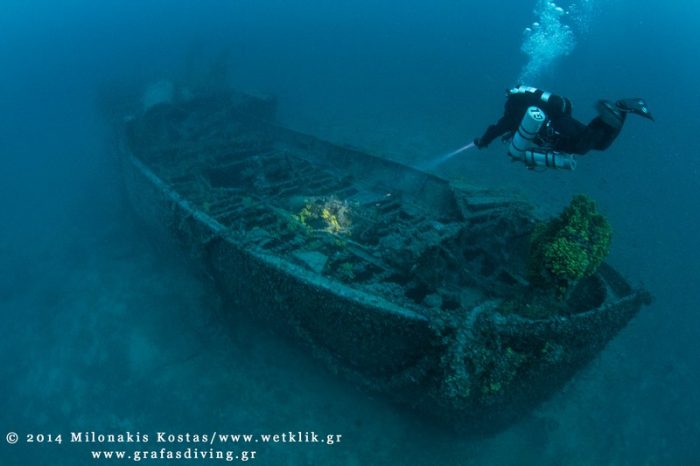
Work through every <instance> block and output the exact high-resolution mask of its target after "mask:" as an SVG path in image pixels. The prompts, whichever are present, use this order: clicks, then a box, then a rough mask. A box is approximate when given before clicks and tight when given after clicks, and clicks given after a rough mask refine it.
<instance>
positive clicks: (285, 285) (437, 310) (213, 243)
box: [121, 95, 650, 430]
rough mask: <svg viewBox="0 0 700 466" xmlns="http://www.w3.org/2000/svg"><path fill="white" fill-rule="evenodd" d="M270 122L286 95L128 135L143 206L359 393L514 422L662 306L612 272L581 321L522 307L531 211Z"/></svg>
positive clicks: (193, 111)
mask: <svg viewBox="0 0 700 466" xmlns="http://www.w3.org/2000/svg"><path fill="white" fill-rule="evenodd" d="M258 104H259V105H258ZM243 107H245V108H243ZM270 117H271V106H270V103H269V102H258V101H257V100H256V99H252V98H250V99H248V98H246V99H245V100H244V105H242V104H241V98H240V97H237V98H232V97H231V96H229V95H218V96H212V97H208V98H198V99H192V100H189V101H187V102H180V103H179V104H177V105H173V104H163V105H159V106H156V107H154V108H152V109H150V110H149V111H148V112H147V113H146V114H145V115H143V116H142V117H140V118H138V119H135V120H132V121H131V122H130V123H129V124H128V125H127V127H126V128H125V130H124V138H123V141H124V144H122V147H123V150H122V151H121V161H122V168H123V173H124V180H125V186H126V191H127V194H128V198H129V200H130V202H131V204H132V206H133V208H134V211H135V212H136V214H137V215H138V217H139V218H140V219H141V220H142V221H143V222H144V223H145V224H146V225H148V226H149V227H150V228H151V229H152V230H153V231H154V232H155V233H156V235H158V236H159V237H169V238H174V239H175V240H176V241H177V242H178V243H179V245H180V246H181V247H182V248H183V249H184V250H185V251H187V253H188V254H190V255H191V256H192V257H193V258H194V260H195V261H196V263H197V264H198V265H199V266H201V267H202V268H203V269H204V270H205V271H206V273H207V274H209V275H210V276H212V277H213V278H214V279H215V281H216V284H217V289H218V290H220V292H221V294H222V295H223V296H224V297H225V298H226V300H225V302H226V303H227V306H228V307H229V308H230V310H231V312H239V311H246V312H249V313H250V314H252V315H254V316H255V317H256V318H258V319H261V320H262V321H264V322H266V323H267V324H268V325H271V326H274V327H275V328H276V329H277V330H278V331H282V332H288V333H290V334H292V335H294V336H295V337H297V338H298V340H299V341H301V342H302V343H303V344H305V345H308V347H309V348H311V349H312V352H313V354H314V355H315V356H317V357H318V358H319V359H321V360H322V361H324V362H325V363H326V364H327V365H328V366H329V367H330V368H331V369H332V370H333V371H334V372H337V373H340V374H342V375H343V376H345V377H347V378H348V379H349V380H351V381H352V382H353V383H357V384H359V385H362V386H364V387H366V388H368V389H370V390H373V391H378V392H382V393H384V394H386V396H387V397H389V398H392V399H394V400H396V401H398V402H400V403H403V404H406V405H410V406H412V407H413V408H416V409H419V410H421V411H424V412H426V413H428V414H430V415H433V416H435V417H436V418H439V419H442V420H446V421H447V422H448V423H449V424H451V425H455V426H462V427H463V426H468V427H471V428H474V429H477V430H484V429H495V428H499V427H502V426H505V425H507V424H508V423H509V422H511V421H512V420H514V419H517V418H518V417H519V416H521V415H522V414H523V413H525V412H527V410H529V409H531V408H532V407H533V406H534V405H536V404H537V403H538V402H540V401H542V400H544V399H546V398H547V397H548V396H550V395H551V394H552V393H554V392H555V391H556V390H558V389H559V388H560V387H561V386H562V385H563V384H564V383H566V382H567V381H569V380H570V379H571V377H572V376H573V375H574V374H575V373H576V371H577V370H579V369H580V368H581V367H582V366H583V365H585V364H586V363H587V362H589V361H590V360H591V359H592V358H593V357H595V356H596V354H598V353H599V352H600V351H601V350H602V349H603V347H604V346H605V344H606V343H607V342H608V341H610V340H611V339H612V338H613V337H614V336H615V335H616V334H617V333H618V332H619V331H620V330H621V329H622V328H623V327H624V326H625V325H626V324H627V322H628V321H629V320H630V319H631V318H632V317H634V315H635V314H636V313H637V312H638V311H639V309H640V308H641V306H642V305H643V304H644V303H648V302H649V300H650V297H649V294H648V293H647V292H646V291H644V290H636V289H632V288H631V287H630V286H629V285H628V284H627V283H626V282H625V280H624V279H623V278H622V277H621V276H620V275H619V274H618V273H617V272H615V271H614V270H613V269H612V268H611V267H609V266H608V265H605V264H604V265H603V266H602V267H601V268H600V270H599V272H598V273H597V274H596V275H595V276H594V277H592V278H591V279H589V280H587V282H586V284H585V286H583V287H582V291H581V292H579V293H576V294H575V299H574V298H572V300H571V301H570V302H567V303H566V306H564V309H563V311H562V309H559V310H558V311H557V312H556V313H550V314H551V315H548V316H547V317H545V318H541V317H537V318H535V317H533V316H532V315H531V314H528V313H527V312H519V311H521V310H522V309H513V308H512V307H513V306H512V304H511V305H509V306H506V305H505V304H504V303H506V302H510V303H512V302H513V300H512V299H511V298H512V297H513V296H522V297H527V296H528V293H529V291H528V290H529V285H528V283H527V280H526V278H525V277H526V267H527V266H526V257H527V249H528V238H529V235H530V233H531V232H532V228H533V225H534V224H535V219H534V218H533V216H532V214H531V209H530V207H529V205H528V204H527V203H526V202H524V201H523V200H521V199H518V198H516V197H514V196H513V195H511V194H508V193H503V192H498V191H494V190H484V189H477V188H474V187H469V186H455V185H453V184H450V183H449V182H447V181H446V180H443V179H440V178H438V177H435V176H433V175H430V174H427V173H423V172H420V171H418V170H415V169H413V168H409V167H406V166H403V165H400V164H398V163H394V162H391V161H387V160H383V159H380V158H377V157H373V156H371V155H368V154H366V153H363V152H361V151H358V150H354V149H350V148H346V147H340V146H337V145H333V144H330V143H327V142H323V141H320V140H318V139H316V138H314V137H311V136H308V135H304V134H300V133H297V132H294V131H291V130H288V129H285V128H282V127H279V126H277V125H275V124H273V123H271V122H270ZM517 302H520V303H522V302H524V301H523V299H520V300H519V301H517ZM547 305H548V304H547V302H546V301H542V300H540V301H538V303H537V306H538V308H540V314H542V312H541V311H542V309H541V308H543V307H544V308H546V307H547ZM555 305H556V306H559V307H561V305H560V304H555V303H552V306H553V307H554V306H555ZM533 306H534V304H533ZM545 310H546V309H545ZM545 315H547V313H545Z"/></svg>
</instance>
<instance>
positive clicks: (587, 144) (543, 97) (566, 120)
mask: <svg viewBox="0 0 700 466" xmlns="http://www.w3.org/2000/svg"><path fill="white" fill-rule="evenodd" d="M532 106H534V107H538V108H540V109H541V110H543V111H544V113H545V114H546V115H547V117H548V118H549V120H550V127H551V129H553V130H554V131H555V134H554V135H553V137H552V138H551V141H550V142H551V143H552V144H553V147H551V148H552V149H553V150H555V151H557V152H566V153H569V154H585V153H586V152H588V151H590V150H591V149H595V150H605V149H607V148H608V147H610V144H612V142H613V141H614V140H615V138H616V137H617V135H618V134H620V130H621V129H622V125H623V123H624V121H625V113H620V112H618V113H617V114H616V115H614V116H613V122H614V123H615V125H614V126H613V125H611V124H609V123H606V122H605V121H603V118H602V117H601V116H597V117H595V118H594V119H593V120H591V122H590V123H588V125H584V124H583V123H581V122H580V121H578V120H576V119H575V118H573V117H572V116H571V110H572V109H571V101H570V100H569V99H567V98H566V97H561V96H558V95H555V94H551V93H549V92H544V91H542V90H540V89H535V88H533V87H525V86H518V87H516V88H515V89H511V90H510V91H509V92H508V94H507V100H506V105H505V110H504V112H503V116H502V117H501V119H500V120H498V122H497V123H496V124H493V125H491V126H489V127H488V129H486V132H485V133H484V135H483V136H481V137H480V138H477V139H476V140H475V141H474V143H475V145H476V146H477V147H478V148H479V149H482V148H484V147H486V146H488V145H489V144H491V142H492V141H493V140H494V139H496V138H497V137H498V136H502V135H504V134H506V133H514V132H515V131H517V129H518V125H519V124H520V121H521V120H522V118H523V115H525V112H526V111H527V109H528V107H532ZM618 122H619V124H618Z"/></svg>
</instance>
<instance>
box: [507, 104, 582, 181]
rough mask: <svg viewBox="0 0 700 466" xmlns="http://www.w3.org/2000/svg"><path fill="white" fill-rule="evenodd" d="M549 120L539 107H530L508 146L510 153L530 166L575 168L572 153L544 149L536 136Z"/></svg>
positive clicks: (512, 156)
mask: <svg viewBox="0 0 700 466" xmlns="http://www.w3.org/2000/svg"><path fill="white" fill-rule="evenodd" d="M546 121H547V115H546V114H545V113H544V112H543V111H542V110H541V109H539V108H538V107H529V108H528V109H527V111H526V112H525V115H523V119H522V120H521V121H520V126H518V131H516V133H515V135H514V136H513V140H512V141H511V143H510V147H509V148H508V155H509V156H510V157H511V158H512V159H513V160H514V161H520V162H523V163H524V164H525V165H527V166H528V168H531V169H532V168H535V167H548V168H563V169H566V170H574V169H575V168H576V159H575V158H574V156H573V155H571V154H564V153H561V152H555V151H549V150H546V149H542V148H541V147H539V145H538V144H537V143H536V142H535V138H537V135H538V134H539V132H540V130H541V129H542V125H544V123H545V122H546Z"/></svg>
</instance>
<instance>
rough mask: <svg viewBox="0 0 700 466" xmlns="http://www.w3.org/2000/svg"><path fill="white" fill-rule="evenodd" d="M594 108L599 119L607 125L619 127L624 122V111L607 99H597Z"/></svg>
mask: <svg viewBox="0 0 700 466" xmlns="http://www.w3.org/2000/svg"><path fill="white" fill-rule="evenodd" d="M596 110H598V115H600V119H601V120H603V122H604V123H605V124H607V125H608V126H611V127H613V128H615V129H619V128H622V125H623V124H624V123H625V113H626V112H623V111H622V110H621V109H619V108H618V107H617V106H616V105H613V103H612V102H610V101H609V100H599V101H598V103H597V104H596Z"/></svg>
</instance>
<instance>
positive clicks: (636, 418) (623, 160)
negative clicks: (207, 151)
mask: <svg viewBox="0 0 700 466" xmlns="http://www.w3.org/2000/svg"><path fill="white" fill-rule="evenodd" d="M539 5H540V7H541V3H539ZM537 6H538V2H535V1H528V2H522V1H515V0H508V1H506V0H500V1H494V2H459V1H450V0H435V1H433V2H417V1H415V0H408V1H406V2H402V3H401V4H398V3H397V2H389V1H386V0H375V1H371V2H370V1H367V0H359V1H353V2H347V1H339V2H321V1H317V0H314V1H304V2H301V1H281V0H278V1H272V0H261V1H256V2H252V1H248V2H246V1H227V2H224V1H214V0H200V1H197V2H194V1H192V2H187V1H182V0H178V1H175V0H172V1H120V2H116V1H100V2H88V1H84V0H72V1H64V2H53V1H36V0H33V1H23V2H20V1H16V0H6V1H5V2H3V6H2V10H3V11H2V15H1V16H0V63H1V64H2V67H1V69H2V72H0V110H1V111H0V150H1V151H2V157H1V159H0V160H2V161H3V166H2V169H0V206H1V207H2V209H1V211H0V212H1V213H2V217H0V318H1V319H2V320H1V322H2V323H1V325H0V380H2V383H0V434H2V435H1V436H0V439H4V437H5V433H6V432H10V431H16V432H19V433H30V432H35V433H46V434H50V433H60V432H63V433H64V434H65V433H66V432H70V431H71V430H73V431H80V430H90V431H92V430H95V431H100V432H107V433H108V432H122V431H126V430H130V431H132V432H134V431H141V432H151V433H152V432H154V431H156V430H167V431H172V432H199V431H211V430H219V431H232V432H248V431H250V432H254V433H264V432H276V431H289V430H293V431H297V430H302V431H304V430H315V431H317V432H337V433H341V434H343V435H344V441H343V443H342V444H340V445H337V446H336V447H324V448H318V447H311V446H289V445H286V446H279V445H278V446H275V447H265V448H262V447H261V448H258V450H259V451H260V453H259V456H260V459H259V460H257V461H256V463H257V464H299V465H301V464H351V465H359V464H420V465H431V464H460V465H481V464H499V465H511V464H512V465H535V464H537V465H559V464H566V465H572V464H573V465H589V464H591V465H593V464H595V465H601V464H616V465H625V464H630V465H637V464H651V465H656V464H660V465H662V464H663V465H665V464H668V465H676V464H700V452H698V449H697V439H698V438H700V420H698V416H697V413H698V412H700V391H698V390H697V387H698V383H699V382H700V380H699V379H700V359H699V358H698V357H697V354H698V344H697V341H698V338H699V337H700V334H699V332H700V330H699V329H700V314H699V313H698V312H697V304H698V302H700V287H698V285H697V279H698V277H699V276H700V254H699V247H698V238H700V215H699V213H700V211H699V210H698V201H697V197H698V191H699V190H698V187H699V184H698V175H699V172H700V144H699V142H698V138H699V137H700V134H699V132H700V116H699V112H700V91H698V86H697V80H698V77H699V76H700V69H699V67H698V60H697V57H698V54H697V51H698V47H699V46H700V39H698V35H697V29H698V28H699V27H700V19H698V18H700V6H698V4H697V2H691V1H689V0H685V1H681V0H679V1H674V2H665V3H659V2H650V1H641V2H637V1H635V2H633V1H631V0H590V1H578V2H570V3H564V2H562V4H561V6H562V7H565V8H567V9H569V8H572V9H571V12H570V13H569V16H568V17H562V18H560V19H559V20H558V21H561V23H559V24H560V25H565V24H566V25H569V26H570V30H571V31H572V32H571V34H572V36H571V37H569V36H567V37H565V39H567V40H568V39H573V43H566V44H563V45H564V48H563V50H566V52H567V54H561V55H557V56H555V57H554V60H553V61H552V62H551V63H547V64H546V66H543V67H541V68H538V67H537V66H535V67H534V68H533V69H534V71H529V72H528V73H529V77H530V79H532V81H534V82H530V83H528V84H532V85H536V86H541V87H546V88H548V89H551V90H552V91H554V92H556V93H560V94H563V95H566V96H568V97H569V98H571V100H572V101H573V102H574V114H575V116H577V117H579V118H580V119H582V120H584V121H587V120H588V119H590V118H592V117H593V116H594V109H593V104H594V103H595V101H596V100H597V99H599V98H609V99H616V98H620V97H635V96H642V97H644V98H646V99H647V101H648V103H649V106H650V108H651V110H652V112H653V113H654V115H655V117H656V123H651V122H649V121H647V120H643V119H641V118H635V117H630V118H628V120H627V124H626V126H625V128H624V130H623V132H622V134H621V136H620V137H619V139H618V140H617V141H616V142H615V144H614V145H613V146H612V147H611V148H610V149H609V150H608V151H606V152H603V153H591V154H589V155H587V156H585V157H582V158H580V159H579V165H578V168H577V170H576V171H575V172H573V173H562V172H556V173H554V172H546V173H539V172H531V171H528V170H526V169H525V168H524V167H523V166H521V165H519V164H515V163H511V162H510V161H509V160H507V157H506V155H505V151H504V149H503V147H501V146H500V144H499V143H498V142H495V143H494V144H493V145H492V146H491V147H490V148H489V149H487V150H484V151H473V150H472V151H468V152H466V153H465V154H463V155H461V156H459V157H455V158H453V159H451V160H449V161H448V162H447V163H445V164H443V165H441V166H440V167H438V168H437V169H436V171H437V172H438V173H439V174H441V175H442V176H445V177H448V178H454V179H464V180H466V181H469V182H473V183H475V184H485V185H489V186H504V187H509V188H515V189H518V190H520V191H521V192H523V193H524V194H526V195H527V196H528V197H529V198H530V199H532V200H533V201H534V202H537V203H539V205H540V206H541V207H540V208H541V211H542V212H543V213H554V212H556V211H558V210H559V209H560V208H561V207H562V206H563V205H564V204H566V203H567V202H568V200H569V199H570V198H571V196H572V195H573V194H575V193H586V194H589V195H590V196H592V197H594V198H595V199H596V201H597V202H598V205H599V207H600V209H601V210H602V211H603V212H604V213H605V214H606V215H608V217H609V220H610V223H611V224H612V226H613V228H614V243H613V248H612V253H611V256H610V262H611V263H612V264H614V265H615V266H616V267H617V268H619V269H620V270H621V271H622V272H623V273H624V274H625V275H626V276H628V277H629V278H630V280H631V281H632V283H636V284H644V285H645V286H646V287H647V288H649V289H650V290H651V291H652V293H653V294H654V295H655V298H656V301H655V303H654V304H653V305H652V306H651V307H648V308H645V309H643V311H642V312H641V313H640V315H639V316H638V317H637V318H635V319H634V320H633V321H632V322H631V323H630V325H628V327H627V328H626V329H625V330H624V331H623V332H621V334H620V335H619V336H618V338H616V339H615V340H614V341H613V342H612V343H611V344H610V345H609V346H608V347H607V348H606V350H605V351H604V352H603V353H602V354H601V355H600V357H599V358H597V359H596V360H595V361H594V362H593V363H592V364H591V365H590V366H589V367H588V368H586V369H585V370H584V371H582V372H581V373H580V374H579V375H578V376H577V377H576V378H575V379H574V380H573V381H572V382H571V383H570V384H569V385H568V386H567V387H566V388H565V389H564V390H563V391H562V392H561V393H559V394H557V395H556V396H555V397H554V398H553V399H551V400H550V401H548V402H547V403H545V404H544V405H543V406H541V407H540V408H538V409H537V410H536V411H535V412H534V413H533V414H532V415H531V416H529V417H528V418H527V419H525V420H523V421H522V422H520V423H518V424H516V425H514V426H513V427H512V428H510V429H508V430H506V431H504V432H502V433H500V434H497V435H495V436H492V437H489V438H484V439H474V438H464V437H461V436H456V435H454V434H450V433H447V432H442V431H436V430H435V428H434V426H431V425H429V424H427V423H425V422H423V421H422V420H421V419H420V418H417V417H416V416H414V415H412V414H411V413H407V412H405V411H404V410H401V409H397V408H395V407H393V406H390V405H388V404H387V403H385V402H384V401H383V400H382V399H381V398H380V397H377V396H372V395H368V394H366V393H363V392H361V391H358V390H356V389H354V388H353V387H352V386H350V384H348V383H346V382H344V381H342V380H339V379H336V378H335V377H334V376H332V375H329V374H328V373H327V372H326V371H325V370H324V369H323V368H322V367H320V365H319V364H318V363H316V362H315V361H314V360H313V359H312V358H311V357H310V356H309V355H308V354H304V353H303V352H302V351H300V350H299V349H298V348H296V347H295V346H293V345H289V344H288V343H286V342H284V341H280V339H278V338H276V337H275V336H274V335H271V334H270V332H268V331H267V330H266V329H265V328H261V327H260V326H259V325H258V324H257V323H255V322H249V321H248V320H247V319H245V318H244V317H241V318H240V319H237V318H233V319H234V320H233V321H231V320H230V318H226V317H223V316H222V315H221V310H220V306H219V303H218V301H217V299H216V298H215V297H214V296H212V294H211V290H210V289H209V288H208V287H207V284H206V283H203V282H202V280H201V278H199V277H196V276H195V275H194V274H193V273H192V272H191V271H190V270H189V268H188V267H187V266H186V265H185V264H184V263H183V262H182V261H181V260H179V259H178V258H177V255H176V254H166V255H165V256H164V255H163V254H162V253H158V252H157V251H155V250H154V248H153V246H152V244H151V243H149V242H148V241H147V239H146V238H145V235H144V234H143V232H141V231H140V230H139V226H138V225H136V224H134V223H133V221H132V220H131V216H130V213H129V211H128V208H127V207H126V205H125V204H124V201H123V198H122V196H121V191H120V183H119V173H118V170H117V166H116V160H115V157H114V153H113V151H112V150H111V146H110V134H109V131H108V129H107V128H105V125H104V123H103V120H102V118H101V115H100V113H99V106H98V104H97V102H99V99H100V96H101V95H104V94H103V90H104V89H105V88H107V87H108V86H109V85H110V84H113V83H133V82H136V83H138V82H142V83H146V82H149V81H154V80H158V79H160V78H162V77H164V76H173V75H182V73H183V68H184V66H185V65H184V63H185V61H186V59H187V57H188V56H190V57H191V56H192V54H194V55H195V56H196V57H198V59H200V60H201V61H202V62H203V63H207V62H216V61H217V60H220V59H221V57H225V58H226V61H225V63H226V64H227V66H228V71H229V75H228V76H229V80H230V82H231V84H233V85H234V86H235V87H237V88H239V89H242V90H248V91H256V92H262V93H267V94H271V95H275V96H277V97H278V99H279V105H280V108H279V110H280V119H281V120H282V121H283V122H284V123H285V124H287V125H289V126H291V127H294V128H298V129H300V130H303V131H307V132H310V133H313V134H316V135H319V136H321V137H324V138H326V139H330V140H333V141H337V142H341V143H349V144H352V145H355V146H359V147H363V148H366V149H368V150H371V151H373V152H375V153H378V154H380V155H383V156H385V157H389V158H394V159H397V160H401V161H405V162H407V163H411V164H419V163H423V162H425V161H429V160H431V159H433V158H435V157H439V156H440V155H441V154H445V153H447V152H449V151H451V150H453V149H455V148H458V147H461V146H463V145H464V144H466V143H467V142H468V141H469V140H471V139H472V138H473V137H475V136H477V135H479V134H480V133H481V132H482V131H483V130H484V128H485V127H486V125H488V124H489V123H491V122H493V121H494V120H495V119H497V118H498V117H499V114H500V111H501V109H502V105H503V90H504V89H505V88H507V87H510V86H513V85H514V84H516V81H517V79H518V77H519V76H521V75H522V73H523V70H524V67H525V66H526V65H527V63H528V55H527V54H526V53H524V52H523V51H522V50H521V47H522V46H523V44H524V43H526V41H527V37H528V36H527V35H526V33H524V29H525V28H526V27H532V23H533V22H534V21H538V22H541V23H542V24H545V23H544V22H543V21H542V18H541V11H540V13H537V12H535V10H536V9H537V8H536V7H537ZM573 7H576V8H577V9H576V8H573ZM540 9H541V8H540ZM545 39H547V40H554V39H552V37H549V36H545ZM545 42H546V41H545ZM555 45H557V44H555V43H554V42H546V43H545V44H544V46H545V47H554V46H555ZM559 45H562V44H559ZM555 55H556V54H555ZM168 256H170V258H169V259H166V258H165V257H168ZM88 451H89V447H88V446H85V445H77V446H76V445H66V444H65V443H64V445H61V446H56V445H26V444H20V445H14V446H11V445H7V444H6V443H4V442H3V443H2V445H1V446H0V463H1V464H49V462H50V464H66V465H69V464H70V465H73V464H95V463H94V462H92V461H90V460H89V459H88V456H87V455H88ZM163 464H165V463H163Z"/></svg>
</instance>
